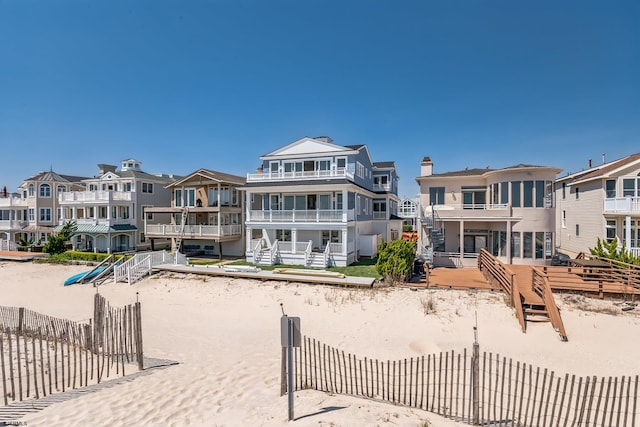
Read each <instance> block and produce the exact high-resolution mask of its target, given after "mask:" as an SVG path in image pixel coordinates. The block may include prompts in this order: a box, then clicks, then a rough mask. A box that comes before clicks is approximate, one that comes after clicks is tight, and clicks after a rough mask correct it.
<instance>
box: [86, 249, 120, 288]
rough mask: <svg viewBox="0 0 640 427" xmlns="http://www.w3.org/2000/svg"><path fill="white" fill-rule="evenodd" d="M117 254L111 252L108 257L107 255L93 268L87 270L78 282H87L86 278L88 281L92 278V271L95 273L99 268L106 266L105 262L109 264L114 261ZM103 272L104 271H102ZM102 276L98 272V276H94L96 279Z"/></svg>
mask: <svg viewBox="0 0 640 427" xmlns="http://www.w3.org/2000/svg"><path fill="white" fill-rule="evenodd" d="M114 257H115V255H113V254H111V255H109V256H108V257H106V258H105V259H103V260H102V261H101V262H99V263H98V265H96V266H94V267H93V268H92V269H91V270H89V271H87V272H86V273H85V274H84V275H83V276H82V277H81V278H80V279H79V280H78V283H85V279H86V280H87V281H88V280H90V279H89V277H90V276H91V273H94V272H95V271H96V270H98V269H99V268H100V267H102V266H104V265H105V264H108V263H110V262H112V260H113V259H114ZM101 273H102V272H101ZM99 276H100V274H98V275H97V276H96V277H94V279H97V278H98V277H99Z"/></svg>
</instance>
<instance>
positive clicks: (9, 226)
mask: <svg viewBox="0 0 640 427" xmlns="http://www.w3.org/2000/svg"><path fill="white" fill-rule="evenodd" d="M27 224H29V223H28V222H27V221H17V220H14V219H6V220H5V219H3V220H0V230H20V229H21V228H24V227H26V226H27Z"/></svg>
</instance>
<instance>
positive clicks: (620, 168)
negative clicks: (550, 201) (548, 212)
mask: <svg viewBox="0 0 640 427" xmlns="http://www.w3.org/2000/svg"><path fill="white" fill-rule="evenodd" d="M589 166H590V167H589V168H588V169H586V170H584V171H581V172H578V173H573V174H570V175H567V176H565V177H562V178H560V179H558V180H557V181H556V206H557V211H558V215H557V217H558V218H557V230H558V231H557V234H558V239H557V242H556V243H557V244H556V246H557V248H558V250H559V251H560V252H563V253H566V254H568V255H571V256H575V255H577V254H578V253H580V252H587V253H588V251H589V249H590V248H593V247H595V246H596V244H597V242H598V239H602V240H606V241H607V242H611V241H612V240H613V239H614V238H616V237H617V238H618V242H620V243H621V244H622V243H624V245H625V247H626V248H627V249H629V250H630V251H631V252H632V253H633V254H635V255H640V241H639V238H640V153H636V154H632V155H629V156H626V157H623V158H621V159H618V160H614V161H611V162H603V163H602V164H601V165H598V166H595V167H593V166H591V164H590V165H589Z"/></svg>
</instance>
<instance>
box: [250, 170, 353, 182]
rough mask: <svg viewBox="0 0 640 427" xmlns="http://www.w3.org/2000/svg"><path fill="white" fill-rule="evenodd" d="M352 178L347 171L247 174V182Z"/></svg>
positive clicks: (351, 173)
mask: <svg viewBox="0 0 640 427" xmlns="http://www.w3.org/2000/svg"><path fill="white" fill-rule="evenodd" d="M344 177H346V178H352V179H353V172H351V171H349V170H348V169H345V168H341V169H333V170H312V171H294V172H281V171H277V172H275V171H274V172H271V171H269V170H266V171H264V172H263V173H248V174H247V182H263V181H284V180H287V181H289V180H307V179H315V178H344Z"/></svg>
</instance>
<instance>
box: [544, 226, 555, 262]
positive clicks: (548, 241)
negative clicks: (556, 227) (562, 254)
mask: <svg viewBox="0 0 640 427" xmlns="http://www.w3.org/2000/svg"><path fill="white" fill-rule="evenodd" d="M544 255H545V257H546V258H551V257H552V256H553V233H552V232H550V231H547V232H546V233H544Z"/></svg>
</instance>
